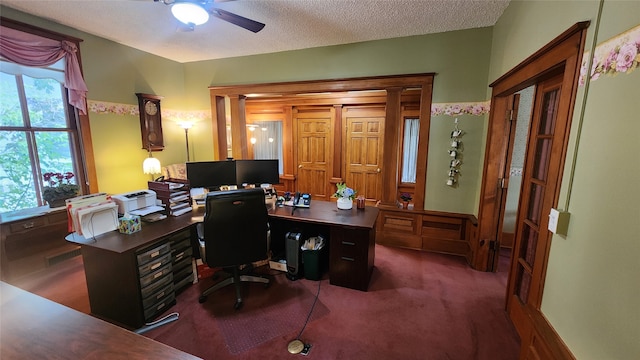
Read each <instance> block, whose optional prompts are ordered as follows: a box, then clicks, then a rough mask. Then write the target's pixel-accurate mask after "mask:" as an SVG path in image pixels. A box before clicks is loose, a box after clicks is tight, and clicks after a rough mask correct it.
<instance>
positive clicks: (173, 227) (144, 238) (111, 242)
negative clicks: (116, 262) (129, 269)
mask: <svg viewBox="0 0 640 360" xmlns="http://www.w3.org/2000/svg"><path fill="white" fill-rule="evenodd" d="M203 213H204V207H196V208H195V209H194V210H192V211H190V212H188V213H186V214H184V215H180V216H168V217H167V218H166V219H164V220H160V221H156V222H153V223H148V222H142V230H141V231H138V232H135V233H133V234H121V233H120V232H118V231H117V230H114V231H109V232H106V233H104V234H100V235H98V236H96V237H95V238H88V239H87V238H84V237H83V236H81V235H78V234H76V233H72V234H69V235H68V236H67V237H66V239H67V241H70V242H73V243H76V244H79V245H87V246H91V247H94V248H99V249H102V250H109V251H113V252H116V253H125V252H127V251H130V250H133V249H137V248H140V247H143V246H145V245H148V244H149V243H151V242H153V241H156V240H158V239H161V238H163V237H166V236H169V235H171V234H173V233H176V232H178V231H181V230H184V229H186V228H188V227H190V226H193V225H194V224H196V223H198V222H201V221H202V215H203Z"/></svg>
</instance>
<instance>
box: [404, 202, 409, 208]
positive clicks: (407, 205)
mask: <svg viewBox="0 0 640 360" xmlns="http://www.w3.org/2000/svg"><path fill="white" fill-rule="evenodd" d="M402 208H403V209H408V208H409V202H408V201H403V202H402Z"/></svg>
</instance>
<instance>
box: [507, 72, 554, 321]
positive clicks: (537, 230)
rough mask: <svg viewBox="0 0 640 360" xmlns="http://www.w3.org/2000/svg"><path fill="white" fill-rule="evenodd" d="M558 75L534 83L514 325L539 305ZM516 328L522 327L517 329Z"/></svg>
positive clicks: (512, 288)
mask: <svg viewBox="0 0 640 360" xmlns="http://www.w3.org/2000/svg"><path fill="white" fill-rule="evenodd" d="M561 85H562V77H561V76H555V77H553V78H551V79H549V80H545V81H543V82H541V83H539V85H538V86H537V88H536V95H535V103H534V110H533V116H532V119H531V125H530V129H529V139H528V145H527V150H526V160H525V164H524V172H523V176H522V195H521V198H520V204H519V210H518V219H517V224H516V236H515V245H514V246H515V247H514V256H515V259H514V261H513V265H512V271H513V272H512V276H511V277H510V284H509V294H510V295H509V297H508V305H507V306H508V308H509V313H510V316H511V318H512V320H513V321H514V325H515V326H516V328H518V327H519V323H520V322H519V321H518V319H522V316H523V314H524V313H525V311H524V307H526V306H532V307H534V308H537V307H539V305H540V301H541V299H542V288H543V283H544V273H545V268H546V258H547V254H548V249H549V245H550V241H551V237H550V234H549V231H548V230H547V228H546V227H547V223H548V216H547V215H548V212H549V210H550V208H551V207H553V206H554V204H553V202H554V197H555V193H556V185H557V183H558V181H559V179H558V176H559V170H558V169H559V166H558V164H560V161H559V157H560V156H562V147H563V144H564V135H565V128H566V124H561V125H558V124H557V118H558V108H559V102H560V96H561V90H562V87H561ZM518 330H519V331H520V329H518Z"/></svg>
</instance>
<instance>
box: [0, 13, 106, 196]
mask: <svg viewBox="0 0 640 360" xmlns="http://www.w3.org/2000/svg"><path fill="white" fill-rule="evenodd" d="M0 22H1V23H2V26H4V27H7V28H11V29H14V30H18V31H22V32H25V33H28V34H33V35H37V36H41V37H45V38H49V39H53V40H57V41H64V40H66V41H70V42H73V43H75V44H76V46H77V49H78V50H77V51H78V52H77V54H76V55H77V58H78V63H79V66H80V69H81V70H82V57H81V51H80V43H81V42H82V41H83V40H82V39H79V38H76V37H73V36H69V35H65V34H61V33H57V32H54V31H50V30H46V29H43V28H39V27H36V26H33V25H29V24H25V23H22V22H19V21H15V20H12V19H8V18H5V17H0ZM63 98H64V101H65V104H64V106H65V112H66V114H67V125H68V126H69V128H68V129H69V130H68V131H70V132H71V136H70V151H71V157H72V158H73V162H74V174H75V176H76V183H77V184H78V185H79V187H80V193H81V194H88V193H92V192H97V191H98V182H97V175H96V170H95V160H94V156H93V145H92V140H91V128H90V123H89V116H88V114H87V115H81V114H79V112H78V111H77V109H76V108H74V107H73V106H72V105H70V104H69V102H68V92H67V91H63ZM21 101H22V100H21ZM14 129H15V128H14ZM30 157H31V156H30ZM31 161H32V164H33V161H34V159H31ZM38 166H39V165H38ZM38 175H39V177H36V178H35V179H37V180H38V181H39V185H38V186H40V187H41V186H43V179H42V176H41V174H38ZM39 191H41V188H40V190H36V193H37V194H38V196H39V199H38V203H41V201H42V199H41V195H40V194H41V192H39Z"/></svg>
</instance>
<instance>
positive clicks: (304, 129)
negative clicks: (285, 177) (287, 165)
mask: <svg viewBox="0 0 640 360" xmlns="http://www.w3.org/2000/svg"><path fill="white" fill-rule="evenodd" d="M334 118H335V110H334V109H333V107H319V108H308V109H296V110H295V111H294V126H295V127H296V135H297V136H296V140H297V142H298V144H297V146H296V153H297V154H296V160H297V161H296V162H297V172H298V173H297V177H296V190H297V191H300V192H304V193H309V194H311V199H318V200H329V198H330V197H331V195H332V194H333V192H332V191H331V190H330V187H329V176H330V175H329V170H330V169H331V159H332V158H333V146H332V144H333V136H332V133H333V132H332V124H333V121H334Z"/></svg>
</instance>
